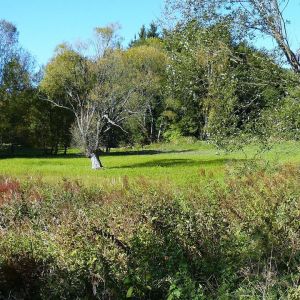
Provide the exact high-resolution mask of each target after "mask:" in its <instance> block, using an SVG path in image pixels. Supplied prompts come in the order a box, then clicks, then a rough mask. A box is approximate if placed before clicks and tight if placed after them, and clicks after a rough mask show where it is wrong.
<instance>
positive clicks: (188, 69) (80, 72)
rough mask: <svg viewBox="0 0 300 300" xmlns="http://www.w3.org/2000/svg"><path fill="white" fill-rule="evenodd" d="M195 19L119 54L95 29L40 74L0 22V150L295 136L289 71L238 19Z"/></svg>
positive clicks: (299, 93) (114, 34) (145, 31)
mask: <svg viewBox="0 0 300 300" xmlns="http://www.w3.org/2000/svg"><path fill="white" fill-rule="evenodd" d="M204 2H205V1H204ZM176 3H177V2H176V1H175V4H176ZM195 3H196V4H197V1H194V5H196V4H195ZM175 4H174V3H173V5H175ZM204 4H205V3H204ZM204 4H203V5H204ZM170 5H171V4H170ZM177 5H178V3H177ZM187 5H192V4H191V3H189V4H187ZM176 9H177V10H179V11H180V12H182V13H184V12H185V10H184V8H182V7H179V8H178V7H177V8H176ZM210 9H211V8H210ZM206 13H207V12H206ZM201 16H202V15H201V14H200V17H199V13H198V15H197V16H192V17H191V16H186V15H184V17H183V18H184V19H183V20H182V19H181V20H178V22H177V24H176V25H175V26H173V27H171V28H168V29H167V28H166V27H163V26H158V25H156V24H155V23H151V24H150V25H149V27H148V28H146V27H145V26H143V27H142V28H141V29H140V31H139V32H138V34H137V35H136V36H135V38H134V39H133V40H132V41H131V42H130V44H129V46H128V47H125V48H124V47H123V46H121V39H120V37H119V35H118V25H116V24H111V25H108V26H107V27H97V28H95V29H94V39H93V41H89V42H86V43H82V44H81V45H80V46H78V45H72V44H66V43H65V44H61V45H58V46H57V49H56V51H55V53H54V54H53V57H52V59H51V60H50V61H49V63H48V64H47V65H46V66H45V67H43V68H41V69H39V68H38V67H37V64H36V63H35V62H34V59H33V58H32V57H31V55H30V53H28V52H27V51H26V50H24V49H23V48H22V47H21V45H20V44H19V42H18V29H17V28H16V27H15V26H14V25H13V24H11V23H10V22H8V21H6V20H2V21H1V22H0V32H1V40H0V95H1V96H0V108H1V115H0V145H1V149H2V153H3V152H4V153H13V152H14V151H15V149H16V148H17V147H20V146H22V147H30V148H37V149H42V150H43V152H44V153H46V154H57V153H58V150H59V149H63V151H64V152H65V153H66V151H67V149H68V148H69V147H70V146H71V145H76V146H80V147H81V148H82V149H83V150H84V151H85V153H86V154H87V155H88V156H91V155H92V153H94V152H97V151H99V150H100V151H101V150H102V151H104V150H106V151H109V149H110V148H112V147H118V146H130V145H131V146H132V145H136V144H140V145H146V144H149V143H153V142H160V141H172V140H176V139H180V138H181V137H190V138H193V139H200V140H208V141H210V142H212V143H215V144H217V145H218V146H220V147H225V148H230V147H231V146H232V145H234V146H236V145H243V144H245V143H249V142H250V141H253V140H256V141H257V140H260V141H266V140H267V139H269V138H270V137H272V138H274V139H279V138H283V139H299V126H300V125H299V124H300V119H299V97H300V88H299V75H298V71H297V69H295V68H293V65H291V64H289V61H287V60H285V61H287V63H286V62H285V61H284V62H282V55H279V54H280V53H279V54H278V51H276V49H275V50H274V51H273V50H272V51H270V50H268V51H267V50H265V49H258V48H256V47H255V46H254V45H253V43H251V39H249V38H248V37H247V35H248V32H247V30H245V29H243V28H240V30H237V25H236V20H234V19H232V18H228V16H222V17H218V18H216V17H214V19H213V20H214V22H212V21H211V20H212V19H210V22H204V21H203V20H204V19H203V17H202V19H201ZM240 27H241V26H240ZM20 30H22V29H21V28H20ZM242 30H244V33H243V34H241V31H242ZM279 46H280V45H279ZM279 48H280V47H279ZM281 54H286V53H284V51H283V52H282V53H281ZM283 57H284V55H283ZM295 57H296V59H298V57H297V55H295ZM289 66H292V67H291V68H290V67H289Z"/></svg>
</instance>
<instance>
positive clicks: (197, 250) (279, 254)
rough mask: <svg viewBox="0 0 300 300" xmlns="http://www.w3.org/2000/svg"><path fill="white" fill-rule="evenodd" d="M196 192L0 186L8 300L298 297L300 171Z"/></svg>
mask: <svg viewBox="0 0 300 300" xmlns="http://www.w3.org/2000/svg"><path fill="white" fill-rule="evenodd" d="M207 176H209V175H207V174H206V173H205V171H204V170H202V171H201V170H200V171H199V184H198V185H197V186H196V187H193V189H192V190H190V191H189V190H176V189H174V187H173V186H172V185H171V184H170V185H169V186H168V185H166V184H165V183H164V184H162V185H157V184H156V185H154V184H153V183H149V182H148V181H147V180H145V179H143V178H140V179H138V180H129V179H128V178H126V177H124V179H123V184H122V186H121V187H120V186H118V187H114V186H102V187H94V188H90V187H89V188H87V187H85V186H83V185H81V184H80V183H78V182H69V181H66V180H65V181H63V182H62V183H61V184H60V185H58V186H54V185H49V184H46V183H43V182H42V181H41V180H39V179H36V180H28V181H26V182H19V181H18V180H15V179H12V178H4V177H3V178H1V179H0V299H125V298H129V299H130V298H131V299H168V300H172V299H290V300H292V299H295V300H296V299H300V288H299V285H300V189H299V182H300V181H299V179H300V170H299V168H296V167H293V166H284V167H280V168H277V169H272V170H271V171H270V170H264V169H262V168H258V169H257V168H250V169H247V170H245V169H244V170H243V171H242V172H241V171H239V172H228V174H227V176H226V180H225V182H222V183H220V182H217V181H215V180H212V181H210V180H209V178H206V180H201V178H205V177H207Z"/></svg>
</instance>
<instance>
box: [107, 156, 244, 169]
mask: <svg viewBox="0 0 300 300" xmlns="http://www.w3.org/2000/svg"><path fill="white" fill-rule="evenodd" d="M240 161H243V159H228V158H217V159H210V160H193V159H181V158H176V159H160V160H152V161H148V162H143V163H136V164H130V165H125V166H120V167H112V168H109V169H123V168H155V167H165V168H172V167H178V166H182V167H201V166H202V167H205V166H210V165H214V166H222V165H225V164H226V163H228V162H233V163H236V162H240Z"/></svg>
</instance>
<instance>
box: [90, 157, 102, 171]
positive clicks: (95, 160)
mask: <svg viewBox="0 0 300 300" xmlns="http://www.w3.org/2000/svg"><path fill="white" fill-rule="evenodd" d="M91 163H92V169H93V170H98V169H101V168H102V164H101V162H100V160H99V158H98V157H97V155H96V154H95V153H92V155H91Z"/></svg>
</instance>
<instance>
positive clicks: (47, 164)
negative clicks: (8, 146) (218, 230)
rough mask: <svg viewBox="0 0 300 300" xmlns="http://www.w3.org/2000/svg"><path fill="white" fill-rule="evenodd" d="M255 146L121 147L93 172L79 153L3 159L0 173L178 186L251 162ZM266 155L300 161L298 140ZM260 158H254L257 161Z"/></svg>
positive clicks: (276, 159)
mask: <svg viewBox="0 0 300 300" xmlns="http://www.w3.org/2000/svg"><path fill="white" fill-rule="evenodd" d="M256 152H257V147H254V146H253V147H249V148H247V149H246V151H245V152H241V151H239V152H234V153H229V154H226V153H224V152H219V151H217V149H216V148H214V147H213V146H212V145H209V144H207V143H203V142H197V143H192V144H178V145H176V144H156V145H151V146H148V147H146V148H143V149H130V150H128V149H120V150H118V151H113V152H112V153H110V154H109V155H104V156H103V157H102V161H103V164H104V166H105V169H104V170H100V171H93V170H91V169H90V162H89V160H88V159H86V158H85V157H82V156H79V155H78V152H76V151H74V150H73V151H72V152H71V153H70V154H69V155H67V156H58V157H50V158H43V157H30V153H26V157H17V158H5V159H1V160H0V173H1V174H2V175H6V176H15V177H18V178H27V177H41V178H43V180H45V181H47V182H57V181H59V180H61V179H63V178H66V179H71V180H79V181H81V182H83V183H84V184H98V183H100V184H102V183H105V182H122V180H123V178H124V176H127V177H128V178H137V177H141V176H142V177H145V178H146V179H148V180H153V181H160V182H161V181H171V182H173V183H174V184H176V185H180V186H186V185H190V184H197V182H198V181H199V178H200V176H201V174H202V170H205V171H206V172H208V173H209V174H210V175H211V176H210V177H213V178H217V179H222V178H223V176H224V171H225V169H226V168H227V167H228V166H230V165H237V164H239V163H241V162H243V161H246V160H252V159H253V158H254V157H255V153H256ZM262 158H263V159H266V160H268V161H271V162H279V163H292V164H299V163H300V143H299V142H297V143H296V142H285V143H281V144H279V143H278V144H276V145H274V146H273V148H272V149H271V150H270V151H268V152H266V153H265V154H263V155H262ZM257 159H258V158H256V160H257Z"/></svg>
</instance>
